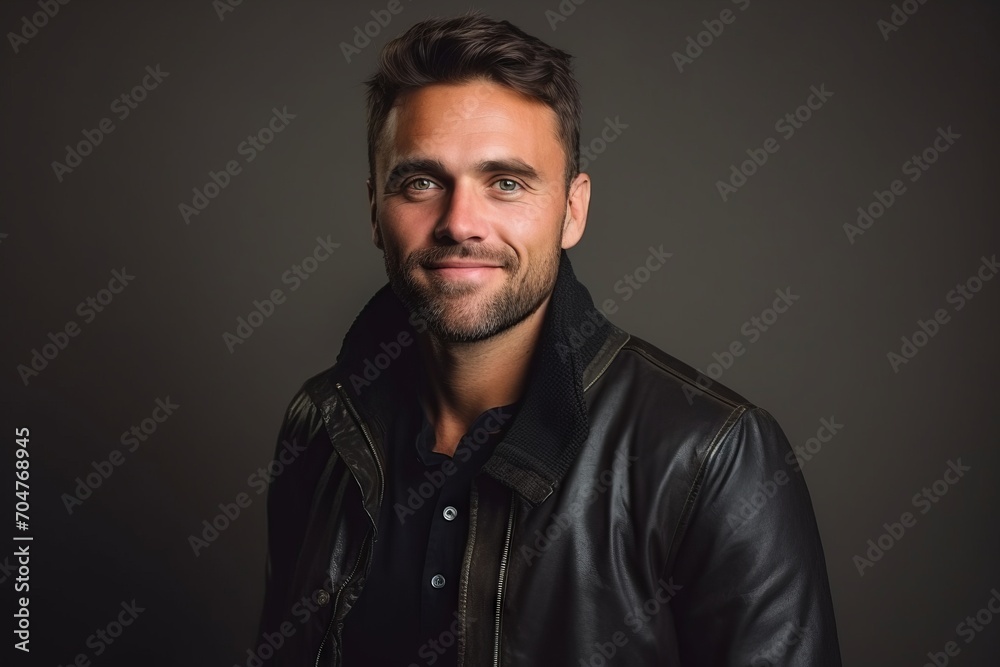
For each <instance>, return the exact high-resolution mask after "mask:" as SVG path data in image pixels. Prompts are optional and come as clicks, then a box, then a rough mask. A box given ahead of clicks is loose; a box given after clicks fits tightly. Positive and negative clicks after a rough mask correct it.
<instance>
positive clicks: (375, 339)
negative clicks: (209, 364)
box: [332, 250, 628, 503]
mask: <svg viewBox="0 0 1000 667" xmlns="http://www.w3.org/2000/svg"><path fill="white" fill-rule="evenodd" d="M424 328H425V324H424V323H423V322H422V320H421V319H420V318H419V316H418V315H416V314H414V315H412V316H411V314H410V313H409V312H408V311H407V309H406V307H405V306H404V304H403V303H402V302H401V301H400V300H399V298H398V297H397V296H396V294H395V292H393V291H392V289H391V287H390V285H389V284H388V283H387V284H386V285H384V286H383V287H382V288H381V289H379V291H378V292H376V294H375V295H374V296H373V297H372V298H371V300H369V301H368V303H367V304H366V305H365V307H364V308H363V309H362V310H361V312H360V313H359V314H358V316H357V317H356V318H355V320H354V323H353V324H352V325H351V327H350V329H349V330H348V332H347V334H346V335H345V336H344V341H343V345H342V346H341V350H340V354H339V355H338V356H337V363H336V365H335V366H334V368H333V369H332V372H333V374H334V380H335V381H338V382H340V383H342V384H343V386H344V388H345V389H346V393H347V395H348V396H349V397H350V398H351V401H352V402H354V403H357V404H358V407H359V411H360V412H361V413H362V414H363V415H364V416H365V418H366V419H368V420H370V421H372V422H374V424H375V425H376V426H377V428H379V430H380V431H381V432H382V433H383V434H384V433H385V432H386V430H385V423H386V421H387V420H388V418H389V416H390V415H392V414H393V412H394V410H397V409H398V406H399V405H400V401H401V400H404V398H403V397H404V396H406V395H407V392H412V391H413V387H414V384H413V382H412V378H413V377H414V375H413V374H414V373H415V372H418V366H419V363H420V359H419V352H418V347H417V345H416V335H417V332H418V331H423V330H424ZM627 338H628V335H627V334H626V333H624V332H623V331H621V330H620V329H618V328H617V327H615V326H614V325H613V324H611V323H610V322H609V321H608V319H607V318H606V317H605V316H604V315H603V313H601V312H600V310H598V309H597V308H595V307H594V302H593V299H592V298H591V296H590V292H589V291H588V290H587V288H586V287H584V286H583V284H582V283H580V282H579V281H578V280H577V279H576V275H575V274H574V272H573V267H572V265H571V264H570V261H569V256H568V255H567V253H566V251H565V250H563V251H562V252H561V254H560V259H559V272H558V276H557V278H556V283H555V287H554V289H553V293H552V298H551V300H550V302H549V306H548V309H547V311H546V314H545V320H544V322H543V324H542V331H541V335H540V338H539V343H538V347H537V348H536V351H535V355H534V357H533V359H532V362H531V366H530V368H529V371H528V373H529V376H528V382H527V385H526V387H527V388H526V390H525V393H524V395H523V396H522V397H521V400H520V401H519V408H518V410H517V412H516V414H515V415H514V418H513V422H512V423H511V424H510V426H509V427H508V429H507V432H506V434H505V436H504V438H503V440H502V441H501V442H500V443H499V444H498V445H497V446H496V449H495V450H494V452H493V455H492V456H491V457H490V459H489V460H488V461H487V462H486V464H485V465H484V466H483V470H484V471H486V472H487V473H488V474H490V475H492V476H493V477H495V478H496V479H498V480H499V481H501V482H502V483H504V484H506V485H507V486H509V487H510V488H512V489H514V490H515V491H517V492H519V493H520V494H521V495H522V496H524V497H525V498H526V499H527V500H529V501H530V502H533V503H539V502H541V501H542V500H544V499H545V498H547V497H548V496H549V494H551V493H552V491H553V490H554V489H555V487H556V486H557V485H558V483H559V480H560V479H562V477H563V475H564V474H565V473H566V471H567V470H568V469H569V467H570V465H571V464H572V462H573V460H574V458H575V457H576V455H577V453H578V452H579V450H580V448H581V447H582V446H583V444H584V442H585V441H586V439H587V436H588V434H589V432H590V422H589V419H588V415H587V405H586V402H585V401H584V396H583V392H584V389H585V388H586V387H587V386H589V384H590V383H591V382H593V380H594V379H596V377H597V375H599V374H600V372H602V371H603V369H604V368H606V367H607V364H608V363H609V362H610V359H611V358H612V357H613V356H614V354H615V353H617V351H618V350H619V349H620V348H621V346H622V345H623V344H624V342H625V340H626V339H627ZM410 398H411V399H412V394H411V395H410Z"/></svg>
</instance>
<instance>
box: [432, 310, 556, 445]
mask: <svg viewBox="0 0 1000 667" xmlns="http://www.w3.org/2000/svg"><path fill="white" fill-rule="evenodd" d="M551 298H552V295H551V294H550V295H549V296H547V297H546V298H545V300H544V301H543V302H542V304H541V305H540V306H539V307H538V308H537V309H536V310H535V311H534V312H533V313H532V314H531V315H529V316H528V317H527V318H525V319H524V320H523V321H521V322H519V323H518V324H516V325H515V326H513V327H511V328H509V329H507V330H506V331H503V332H501V333H499V334H497V335H495V336H492V337H490V338H487V339H485V340H481V341H475V342H471V343H454V342H446V341H442V340H440V339H439V338H437V337H435V336H434V335H433V334H431V333H430V332H428V331H425V332H424V333H423V334H421V335H420V337H419V339H418V340H419V348H420V355H421V360H422V366H423V369H424V373H423V374H422V380H421V387H420V402H421V405H422V406H423V409H424V412H425V414H426V415H427V418H428V421H429V422H430V423H431V424H432V425H433V426H434V430H435V433H436V435H437V438H436V444H435V446H434V451H440V452H444V453H446V454H449V455H450V454H453V453H454V451H455V448H456V447H457V445H458V440H459V439H460V438H461V437H462V436H463V435H464V434H465V433H466V432H467V430H468V429H469V427H471V425H472V423H473V422H474V421H475V420H476V418H477V417H478V416H479V415H480V414H482V413H483V412H485V411H486V410H488V409H490V408H493V407H497V406H501V405H509V404H510V403H514V402H516V401H519V400H520V399H521V397H522V396H523V395H524V392H525V389H526V385H527V380H528V373H529V370H530V367H531V362H532V359H533V358H534V351H535V350H536V349H537V347H538V341H539V339H540V338H541V334H542V324H543V323H544V321H545V313H546V311H547V310H548V305H549V301H550V299H551Z"/></svg>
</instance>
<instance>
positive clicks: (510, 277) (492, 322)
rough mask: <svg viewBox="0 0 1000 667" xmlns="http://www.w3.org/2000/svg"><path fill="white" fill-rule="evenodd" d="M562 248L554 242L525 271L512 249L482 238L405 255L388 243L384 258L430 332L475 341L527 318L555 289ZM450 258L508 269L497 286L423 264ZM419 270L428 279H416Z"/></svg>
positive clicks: (448, 339) (388, 270)
mask: <svg viewBox="0 0 1000 667" xmlns="http://www.w3.org/2000/svg"><path fill="white" fill-rule="evenodd" d="M561 253H562V250H561V246H560V245H559V244H557V245H555V246H554V247H553V248H552V249H551V250H550V251H549V252H548V253H547V254H546V255H544V256H542V257H540V258H539V259H537V260H535V261H532V262H531V263H529V264H528V265H527V266H526V268H525V270H524V272H523V273H522V271H521V264H522V263H521V261H520V260H519V259H518V258H517V255H515V254H514V253H513V252H512V251H505V250H504V249H500V248H494V247H489V246H484V245H482V244H481V243H472V244H462V245H457V246H438V247H433V248H424V249H422V250H417V251H414V252H412V253H410V255H409V256H407V257H406V258H405V259H403V258H401V257H400V256H399V254H398V253H397V252H396V250H395V249H394V248H392V246H391V245H390V244H386V246H385V252H384V254H383V259H384V260H385V271H386V275H387V276H388V278H389V284H390V286H391V287H392V290H393V292H395V293H396V296H398V297H399V299H400V300H401V301H402V302H403V303H404V304H405V305H406V307H407V309H408V310H409V311H410V313H411V314H412V315H414V316H416V317H419V318H421V319H423V320H424V322H426V324H427V328H428V329H429V330H430V332H431V333H432V334H433V335H434V336H435V337H437V338H438V339H439V340H441V341H444V342H449V343H472V342H476V341H481V340H486V339H488V338H492V337H493V336H496V335H497V334H500V333H502V332H504V331H507V330H508V329H510V328H511V327H513V326H515V325H517V324H519V323H521V322H523V321H524V320H525V319H527V318H528V317H529V316H530V315H531V314H532V313H534V312H535V311H536V310H538V308H539V307H540V306H541V305H542V302H543V301H545V299H546V298H547V297H548V296H549V294H551V292H552V289H553V288H554V286H555V281H556V276H557V274H558V272H559V258H560V256H561ZM447 259H469V260H483V261H486V262H490V263H492V264H497V265H499V266H500V269H501V270H502V271H503V273H504V276H505V277H504V278H503V280H502V282H501V284H500V285H499V286H498V287H494V286H493V285H492V284H490V285H487V284H481V283H479V282H475V281H469V282H465V281H449V280H445V279H443V278H440V277H438V276H435V275H433V274H428V272H427V271H424V270H422V269H421V267H424V266H427V265H428V264H429V263H431V262H440V261H443V260H447ZM417 272H420V273H424V275H429V277H430V280H429V282H426V283H425V282H420V281H418V280H416V279H415V277H414V276H415V274H416V273H417Z"/></svg>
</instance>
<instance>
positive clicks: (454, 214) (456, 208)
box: [434, 179, 490, 244]
mask: <svg viewBox="0 0 1000 667" xmlns="http://www.w3.org/2000/svg"><path fill="white" fill-rule="evenodd" d="M485 199H486V197H485V195H483V194H482V193H480V192H479V191H478V189H477V186H476V184H474V183H473V182H466V181H464V180H463V179H458V180H456V182H455V184H454V186H453V187H452V190H451V194H450V196H449V197H448V202H447V204H446V205H445V209H444V211H442V213H441V217H440V219H439V220H438V223H437V226H436V227H435V228H434V238H436V239H437V240H439V241H441V240H451V241H453V242H455V243H459V244H460V243H464V242H465V241H468V240H474V241H484V240H486V238H487V237H488V236H489V234H490V223H489V212H488V211H487V202H486V201H485Z"/></svg>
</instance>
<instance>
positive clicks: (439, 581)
mask: <svg viewBox="0 0 1000 667" xmlns="http://www.w3.org/2000/svg"><path fill="white" fill-rule="evenodd" d="M431 586H433V587H434V588H444V577H442V576H441V575H440V574H435V575H434V576H433V577H431Z"/></svg>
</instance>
